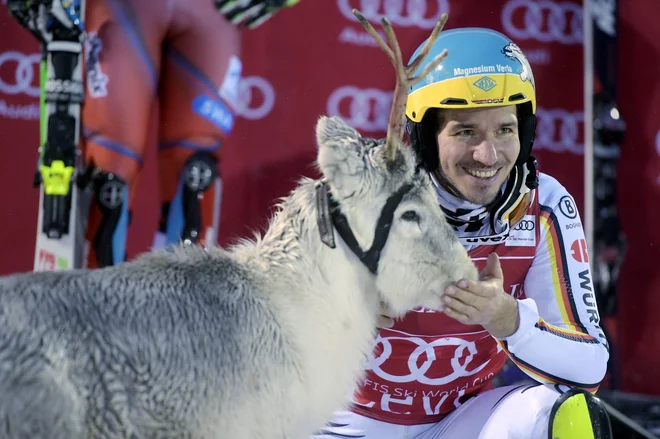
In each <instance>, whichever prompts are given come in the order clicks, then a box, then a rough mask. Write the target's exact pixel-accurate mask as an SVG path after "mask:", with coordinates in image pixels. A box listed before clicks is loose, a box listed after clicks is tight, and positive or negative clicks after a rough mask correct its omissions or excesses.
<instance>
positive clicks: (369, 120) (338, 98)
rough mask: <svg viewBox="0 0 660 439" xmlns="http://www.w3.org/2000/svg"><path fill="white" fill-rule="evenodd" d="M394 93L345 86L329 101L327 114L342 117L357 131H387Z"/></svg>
mask: <svg viewBox="0 0 660 439" xmlns="http://www.w3.org/2000/svg"><path fill="white" fill-rule="evenodd" d="M391 103H392V92H386V91H382V90H378V89H375V88H367V89H360V88H357V87H354V86H351V85H344V86H342V87H339V88H338V89H336V90H335V91H334V92H332V94H331V95H330V98H329V99H328V105H327V112H328V115H330V116H340V117H341V118H343V119H344V120H345V121H346V122H347V123H348V124H349V125H351V126H352V127H353V128H355V129H359V130H364V131H387V120H388V118H389V115H390V104H391Z"/></svg>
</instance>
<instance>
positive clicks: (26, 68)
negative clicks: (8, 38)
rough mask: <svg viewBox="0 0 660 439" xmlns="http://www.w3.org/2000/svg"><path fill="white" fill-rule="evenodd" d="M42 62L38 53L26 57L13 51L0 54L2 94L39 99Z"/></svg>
mask: <svg viewBox="0 0 660 439" xmlns="http://www.w3.org/2000/svg"><path fill="white" fill-rule="evenodd" d="M40 60H41V55H40V54H38V53H33V54H30V55H26V54H24V53H21V52H16V51H12V50H10V51H8V52H3V53H0V92H1V93H4V94H8V95H17V94H20V93H24V94H26V95H28V96H32V97H35V98H36V97H39V94H40V93H41V91H40V89H39V62H40Z"/></svg>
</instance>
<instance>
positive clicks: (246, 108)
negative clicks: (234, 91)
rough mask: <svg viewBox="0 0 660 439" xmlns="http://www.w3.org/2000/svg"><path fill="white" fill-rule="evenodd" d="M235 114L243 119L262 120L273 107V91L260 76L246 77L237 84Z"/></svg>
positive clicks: (268, 83)
mask: <svg viewBox="0 0 660 439" xmlns="http://www.w3.org/2000/svg"><path fill="white" fill-rule="evenodd" d="M238 93H239V98H238V105H237V108H236V114H238V115H239V116H241V117H244V118H245V119H250V120H256V119H263V118H264V117H266V116H267V115H268V113H270V112H271V110H272V109H273V106H274V105H275V90H273V86H272V85H271V84H270V82H268V81H267V80H266V79H264V78H262V77H260V76H246V77H244V78H241V82H240V84H239V90H238Z"/></svg>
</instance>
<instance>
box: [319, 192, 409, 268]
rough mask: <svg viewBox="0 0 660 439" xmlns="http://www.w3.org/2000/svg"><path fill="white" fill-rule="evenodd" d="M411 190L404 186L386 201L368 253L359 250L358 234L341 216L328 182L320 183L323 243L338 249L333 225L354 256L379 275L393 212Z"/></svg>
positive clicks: (320, 229)
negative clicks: (381, 256) (354, 232)
mask: <svg viewBox="0 0 660 439" xmlns="http://www.w3.org/2000/svg"><path fill="white" fill-rule="evenodd" d="M410 189H412V185H411V184H404V185H403V186H401V188H400V189H399V190H398V191H396V193H395V194H393V195H392V196H390V197H389V198H388V199H387V201H386V202H385V206H384V207H383V210H382V211H381V212H380V217H379V218H378V224H377V225H376V231H375V232H374V241H373V243H372V244H371V248H370V249H369V250H367V251H366V252H365V251H364V250H362V248H361V247H360V244H358V242H357V239H355V235H353V231H352V230H351V227H350V226H349V225H348V220H347V219H346V216H345V215H344V214H343V213H341V210H340V208H339V203H337V201H335V199H334V198H332V195H331V194H330V191H329V189H328V185H327V184H326V182H325V181H321V182H320V183H319V184H318V185H317V187H316V209H317V223H318V226H319V232H320V234H321V241H323V243H324V244H325V245H327V246H328V247H330V248H335V237H334V233H333V226H334V228H335V229H337V233H339V236H341V237H342V239H343V240H344V242H345V243H346V245H347V246H348V248H350V249H351V251H352V252H353V253H355V255H356V256H357V257H358V258H359V259H360V260H361V261H362V263H363V264H364V265H366V267H367V268H368V269H369V271H370V272H372V273H373V274H376V273H377V272H378V261H379V260H380V254H381V252H382V251H383V248H384V247H385V243H386V242H387V237H388V236H389V234H390V228H391V227H392V220H393V219H394V211H395V210H396V208H397V206H398V205H399V203H401V200H402V199H403V196H404V195H405V194H406V193H407V192H408V191H410Z"/></svg>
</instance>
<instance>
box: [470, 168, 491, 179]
mask: <svg viewBox="0 0 660 439" xmlns="http://www.w3.org/2000/svg"><path fill="white" fill-rule="evenodd" d="M466 171H467V172H468V174H470V175H474V176H475V177H479V178H490V177H492V176H493V175H495V174H497V169H495V170H493V171H473V170H472V169H466Z"/></svg>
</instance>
